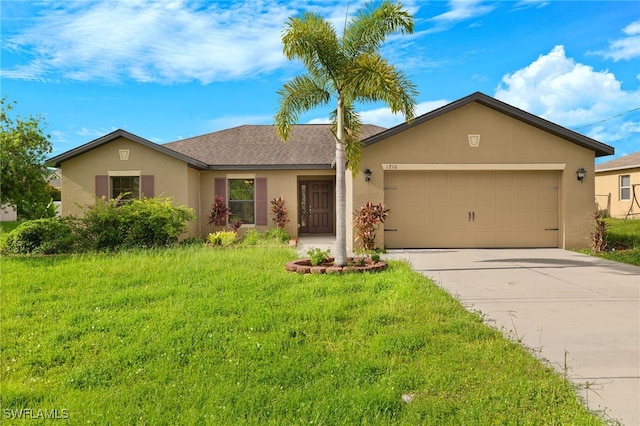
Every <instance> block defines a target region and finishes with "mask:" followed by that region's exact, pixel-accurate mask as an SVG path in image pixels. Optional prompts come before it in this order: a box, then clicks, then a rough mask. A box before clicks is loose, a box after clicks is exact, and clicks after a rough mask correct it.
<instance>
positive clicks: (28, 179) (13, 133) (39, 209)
mask: <svg viewBox="0 0 640 426" xmlns="http://www.w3.org/2000/svg"><path fill="white" fill-rule="evenodd" d="M0 104H1V110H0V125H1V126H2V128H1V133H0V168H1V174H0V179H1V180H0V185H1V186H0V203H1V204H12V205H13V206H15V207H16V208H17V211H18V216H19V217H20V218H22V219H36V218H41V217H47V216H52V215H53V213H54V210H53V209H52V208H50V203H51V192H50V190H49V188H48V187H49V183H48V181H47V178H48V176H49V172H48V170H47V168H46V167H45V165H44V162H45V160H46V156H47V154H49V153H51V151H52V148H51V142H49V135H45V133H44V132H43V130H42V129H41V124H42V118H41V117H33V116H29V117H28V119H26V120H24V119H21V118H20V117H18V116H15V117H14V118H12V110H13V104H15V102H9V101H7V99H6V98H2V99H1V100H0Z"/></svg>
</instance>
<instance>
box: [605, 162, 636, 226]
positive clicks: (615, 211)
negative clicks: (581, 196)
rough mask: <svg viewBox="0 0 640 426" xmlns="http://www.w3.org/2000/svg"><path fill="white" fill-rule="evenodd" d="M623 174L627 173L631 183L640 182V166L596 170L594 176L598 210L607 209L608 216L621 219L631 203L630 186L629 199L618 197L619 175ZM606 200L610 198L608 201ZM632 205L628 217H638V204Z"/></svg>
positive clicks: (631, 191) (627, 211)
mask: <svg viewBox="0 0 640 426" xmlns="http://www.w3.org/2000/svg"><path fill="white" fill-rule="evenodd" d="M623 175H629V179H630V181H631V185H634V184H636V185H638V184H640V168H633V169H623V170H610V171H602V172H597V174H596V178H595V193H596V202H597V203H598V208H599V209H600V210H606V209H609V211H608V214H609V216H610V217H616V218H622V219H624V218H625V217H626V216H627V213H629V210H630V208H631V204H632V203H633V189H632V188H631V189H630V195H631V199H630V200H621V199H620V176H623ZM636 191H637V189H636ZM608 200H610V202H609V203H608ZM607 204H610V205H607ZM633 207H634V209H633V210H632V211H631V213H632V214H631V215H630V217H632V218H636V219H637V218H640V207H639V206H638V205H634V206H633ZM633 213H635V214H633Z"/></svg>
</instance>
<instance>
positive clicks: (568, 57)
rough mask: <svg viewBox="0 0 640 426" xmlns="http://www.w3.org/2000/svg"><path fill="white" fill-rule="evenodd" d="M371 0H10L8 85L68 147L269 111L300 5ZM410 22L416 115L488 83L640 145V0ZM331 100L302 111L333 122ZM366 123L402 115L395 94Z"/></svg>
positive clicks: (525, 6) (429, 15) (436, 7)
mask: <svg viewBox="0 0 640 426" xmlns="http://www.w3.org/2000/svg"><path fill="white" fill-rule="evenodd" d="M362 4H363V2H360V1H359V0H351V1H350V2H349V7H348V12H347V2H346V1H344V0H342V1H329V0H325V1H305V0H293V1H271V0H262V1H257V0H256V1H217V2H202V1H200V2H190V1H181V0H176V1H157V0H155V1H151V0H129V1H80V2H76V1H51V2H46V1H45V2H36V1H3V2H2V4H1V5H0V8H1V16H2V27H1V39H2V66H1V74H0V83H1V87H0V90H1V92H2V96H6V97H7V98H8V99H9V100H13V101H17V103H18V104H17V108H16V110H17V112H18V114H20V115H23V116H28V115H41V116H42V117H44V119H45V121H46V131H47V133H48V134H50V135H51V141H52V143H53V146H54V152H53V154H59V153H62V152H64V151H66V150H69V149H72V148H75V147H76V146H79V145H81V144H83V143H86V142H89V141H91V140H93V139H95V138H98V137H100V136H102V135H104V134H106V133H109V132H111V131H113V130H115V129H118V128H122V129H125V130H127V131H130V132H132V133H135V134H137V135H138V136H141V137H143V138H146V139H149V140H152V141H154V142H158V143H164V142H171V141H175V140H179V139H182V138H185V137H190V136H195V135H200V134H204V133H208V132H212V131H216V130H221V129H225V128H229V127H233V126H238V125H242V124H271V123H273V116H274V114H275V112H276V110H277V108H278V95H277V93H276V92H277V90H278V89H279V88H280V87H281V86H282V84H283V83H284V82H285V81H287V80H288V79H290V78H292V77H294V76H295V75H298V74H301V73H302V72H303V69H302V67H301V66H300V64H298V63H293V62H289V61H288V60H287V59H286V58H285V57H284V55H283V54H282V45H281V39H280V37H281V33H282V29H283V25H284V23H285V21H286V20H287V18H288V17H289V16H293V15H296V14H299V13H301V12H304V11H315V12H318V13H320V14H321V15H323V16H325V17H326V18H327V19H329V20H331V21H332V22H333V23H334V24H335V26H336V28H341V27H342V26H343V25H344V18H345V14H346V13H353V12H354V11H355V10H357V9H358V7H359V6H360V5H362ZM403 4H404V5H405V7H406V8H408V9H409V10H410V12H411V13H413V15H414V20H415V30H414V33H413V34H412V35H404V36H393V37H391V38H390V39H389V40H388V42H387V43H386V44H385V45H384V46H383V54H384V55H385V57H386V58H387V59H389V60H390V61H391V62H392V63H394V64H396V65H397V66H398V68H400V69H401V70H403V71H404V72H405V73H406V74H408V75H409V76H410V78H411V80H412V81H413V82H414V83H415V84H416V85H417V87H418V90H419V95H418V98H417V100H418V113H419V114H423V113H426V112H428V111H430V110H432V109H434V108H436V107H439V106H442V105H444V104H446V103H448V102H451V101H454V100H457V99H459V98H461V97H464V96H466V95H469V94H471V93H473V92H475V91H481V92H484V93H486V94H487V95H490V96H494V97H496V98H498V99H500V100H503V101H505V102H507V103H510V104H512V105H514V106H516V107H519V108H522V109H524V110H526V111H528V112H531V113H533V114H536V115H539V116H541V117H544V118H546V119H548V120H551V121H553V122H555V123H557V124H560V125H562V126H565V127H568V128H570V129H572V130H576V131H578V132H580V133H583V134H585V135H587V136H590V137H592V138H594V139H596V140H599V141H601V142H604V143H606V144H608V145H611V146H613V147H615V149H616V155H615V156H614V157H605V158H602V159H599V160H598V162H601V161H605V160H609V159H612V158H615V157H619V156H621V155H626V154H629V153H631V152H634V151H638V150H640V2H638V1H587V2H575V1H497V2H495V1H494V2H488V1H404V2H403ZM331 109H332V107H327V108H324V109H316V110H313V111H311V112H309V113H307V114H304V115H303V116H301V118H300V123H317V122H326V120H327V117H328V113H329V111H330V110H331ZM360 111H361V112H362V117H363V121H364V122H366V123H371V124H377V125H380V126H385V127H391V126H393V125H396V124H398V123H400V122H401V121H402V117H394V116H393V115H392V114H391V113H390V111H389V110H388V109H386V108H384V106H383V105H376V104H365V105H361V106H360Z"/></svg>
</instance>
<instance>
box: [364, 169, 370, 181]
mask: <svg viewBox="0 0 640 426" xmlns="http://www.w3.org/2000/svg"><path fill="white" fill-rule="evenodd" d="M371 174H372V172H371V169H365V171H364V181H365V182H367V183H369V181H370V180H371Z"/></svg>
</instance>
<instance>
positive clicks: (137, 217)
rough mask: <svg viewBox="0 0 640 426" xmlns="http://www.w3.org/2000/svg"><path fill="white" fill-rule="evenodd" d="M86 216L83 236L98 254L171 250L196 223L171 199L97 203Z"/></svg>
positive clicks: (192, 216)
mask: <svg viewBox="0 0 640 426" xmlns="http://www.w3.org/2000/svg"><path fill="white" fill-rule="evenodd" d="M83 212H84V217H83V218H82V219H81V221H82V224H83V229H82V233H83V236H84V237H85V239H86V240H87V241H88V242H89V245H90V248H91V249H93V250H97V251H110V250H118V249H122V248H150V247H164V246H169V245H171V244H175V243H176V242H177V241H178V238H179V237H180V235H182V234H183V233H185V232H186V230H187V222H189V221H191V220H193V219H195V214H194V212H193V210H192V209H190V208H187V207H184V206H174V205H173V203H172V199H171V198H144V199H142V200H131V201H126V202H125V201H123V200H121V199H120V198H115V199H113V200H106V199H97V200H96V202H95V204H93V205H91V206H88V207H86V208H84V209H83Z"/></svg>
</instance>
